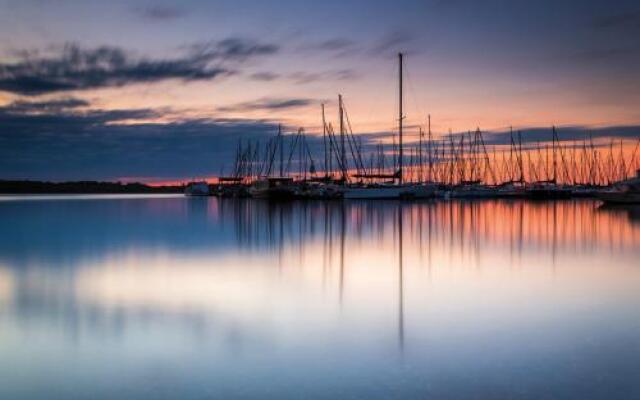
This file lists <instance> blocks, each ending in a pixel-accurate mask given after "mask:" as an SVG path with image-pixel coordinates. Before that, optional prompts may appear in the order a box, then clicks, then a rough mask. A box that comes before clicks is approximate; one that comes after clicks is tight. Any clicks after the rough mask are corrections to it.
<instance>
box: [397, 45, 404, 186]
mask: <svg viewBox="0 0 640 400" xmlns="http://www.w3.org/2000/svg"><path fill="white" fill-rule="evenodd" d="M398 66H399V71H398V77H399V80H398V84H399V85H398V86H399V97H398V171H399V175H400V176H399V179H398V181H399V183H400V184H401V185H402V164H403V160H402V158H403V157H402V118H403V117H402V53H398Z"/></svg>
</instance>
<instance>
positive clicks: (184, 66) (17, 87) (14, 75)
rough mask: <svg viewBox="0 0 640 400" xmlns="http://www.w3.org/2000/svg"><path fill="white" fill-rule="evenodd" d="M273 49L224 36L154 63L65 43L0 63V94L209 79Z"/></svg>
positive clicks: (115, 50) (124, 53) (106, 48)
mask: <svg viewBox="0 0 640 400" xmlns="http://www.w3.org/2000/svg"><path fill="white" fill-rule="evenodd" d="M277 51H278V46H276V45H273V44H263V43H260V42H257V41H253V40H248V39H241V38H227V39H224V40H220V41H211V42H206V43H198V44H194V45H191V46H188V48H187V49H186V54H185V55H183V56H181V57H177V58H173V59H167V60H156V59H149V58H137V57H134V56H133V55H132V54H131V53H130V52H127V51H126V50H124V49H121V48H118V47H111V46H102V47H98V48H94V49H85V48H82V47H80V46H79V45H77V44H73V43H71V44H67V45H65V46H63V47H62V48H59V49H58V50H57V52H54V54H48V55H40V54H39V53H36V54H38V55H37V56H36V57H31V56H30V54H33V53H23V54H22V58H21V59H20V60H19V61H18V62H15V63H3V64H0V90H3V91H7V92H12V93H16V94H20V95H26V96H32V95H40V94H45V93H53V92H62V91H70V90H84V89H94V88H102V87H119V86H124V85H127V84H132V83H145V82H147V83H148V82H158V81H162V80H167V79H180V80H183V81H196V80H212V79H215V78H218V77H221V76H225V75H230V74H233V73H235V72H237V71H236V69H235V68H236V67H235V66H233V65H231V66H230V64H233V63H239V62H244V61H246V60H248V59H250V58H253V57H259V56H265V55H269V54H274V53H275V52H277Z"/></svg>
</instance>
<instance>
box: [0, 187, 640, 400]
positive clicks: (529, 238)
mask: <svg viewBox="0 0 640 400" xmlns="http://www.w3.org/2000/svg"><path fill="white" fill-rule="evenodd" d="M0 220H1V221H2V224H1V225H0V398H3V399H4V398H11V399H21V398H48V399H69V398H94V399H98V398H137V399H139V398H148V399H157V398H181V399H183V398H185V399H191V398H269V397H271V398H300V397H304V398H342V397H352V398H366V399H369V398H390V397H402V398H425V397H429V396H432V397H434V398H454V399H457V398H461V399H462V398H473V399H475V398H522V399H537V398H602V399H605V398H606V399H611V398H614V399H615V398H620V399H628V398H634V397H638V396H640V384H639V383H638V382H640V352H639V351H638V350H640V313H638V312H637V310H638V306H639V305H640V291H639V290H638V288H639V287H640V265H638V261H637V260H638V259H639V256H640V224H638V209H637V208H611V209H606V208H599V207H598V205H597V202H593V201H563V202H552V203H532V202H524V201H481V202H405V203H400V202H393V201H389V202H292V203H269V202H263V201H251V200H217V199H184V198H181V197H177V198H172V197H165V198H144V197H143V198H118V197H115V198H113V197H112V198H109V199H96V198H88V199H82V198H81V199H78V198H66V199H65V198H62V199H60V198H56V199H44V200H33V199H30V200H29V201H22V200H21V199H20V198H14V199H11V200H10V201H3V202H0Z"/></svg>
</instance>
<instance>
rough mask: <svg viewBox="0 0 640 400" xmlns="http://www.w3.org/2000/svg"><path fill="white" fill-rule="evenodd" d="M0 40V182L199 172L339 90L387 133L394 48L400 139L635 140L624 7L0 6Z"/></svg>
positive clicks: (309, 122) (312, 119)
mask: <svg viewBox="0 0 640 400" xmlns="http://www.w3.org/2000/svg"><path fill="white" fill-rule="evenodd" d="M0 37H1V38H2V40H1V41H0V179H26V178H30V179H51V180H65V179H109V180H112V179H113V180H115V179H129V180H131V179H134V180H135V179H137V180H143V181H149V182H152V181H161V180H179V179H189V178H192V177H197V176H211V175H214V174H217V173H218V172H219V171H220V169H221V168H222V166H226V167H227V168H229V164H230V163H231V159H232V157H233V152H234V150H235V148H236V146H237V141H238V139H239V138H244V139H255V140H258V139H259V140H262V141H266V140H267V139H268V138H270V137H271V136H273V135H274V134H275V133H276V131H277V124H278V123H283V124H284V126H285V127H286V129H287V130H288V131H291V130H294V129H297V127H304V128H305V130H306V131H307V132H310V133H317V132H319V131H320V130H321V113H320V105H321V104H322V103H325V104H326V107H327V116H328V119H329V121H330V122H333V123H334V125H335V124H336V116H337V110H336V108H337V95H338V94H339V93H341V94H342V95H343V96H344V98H345V104H346V108H347V111H348V115H349V120H350V121H351V124H352V126H353V129H354V131H355V132H356V133H359V134H367V133H381V132H382V133H384V132H388V133H389V135H391V133H392V132H393V130H394V129H395V125H396V124H397V101H398V97H397V96H398V95H397V74H398V69H397V61H396V58H395V57H396V54H397V53H398V52H399V51H402V52H404V53H405V54H406V73H405V93H406V96H405V103H406V107H405V108H406V115H407V125H408V126H410V128H409V129H408V134H409V135H415V132H416V128H415V126H417V125H423V126H424V125H425V124H426V117H427V114H431V115H432V121H433V122H432V128H433V130H434V132H435V134H436V135H440V134H443V133H446V132H448V130H449V129H451V130H452V131H453V132H460V131H467V130H475V129H476V127H480V128H481V129H483V130H484V131H487V132H504V131H505V130H507V129H508V127H509V126H513V127H514V128H515V129H523V130H524V132H525V136H527V133H528V134H529V135H530V136H527V137H530V138H531V139H532V140H533V139H536V140H537V139H539V134H538V135H537V136H536V133H539V132H540V129H548V128H549V127H550V126H551V125H556V126H559V127H560V132H561V134H562V132H563V129H565V130H566V132H570V133H572V134H575V133H576V132H584V131H585V130H586V129H591V133H592V134H595V135H596V136H604V137H607V138H608V137H618V136H621V137H624V138H627V139H630V140H637V138H638V137H640V129H639V128H637V127H639V126H640V68H638V66H639V65H640V5H638V2H637V0H636V1H537V2H532V1H520V0H515V1H508V2H506V1H470V0H469V1H468V0H449V1H443V0H433V1H426V0H425V1H402V0H396V1H333V0H325V1H322V2H303V1H292V0H281V1H278V2H271V1H269V2H268V1H242V0H235V1H175V2H170V1H162V2H153V1H110V2H99V1H95V2H92V1H83V2H76V1H28V0H19V1H18V0H16V1H8V0H0ZM365 137H371V136H365ZM410 137H411V136H410ZM499 138H500V135H496V136H495V140H496V141H498V140H499ZM409 140H411V139H409ZM489 140H491V139H489ZM525 140H526V138H525Z"/></svg>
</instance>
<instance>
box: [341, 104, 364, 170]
mask: <svg viewBox="0 0 640 400" xmlns="http://www.w3.org/2000/svg"><path fill="white" fill-rule="evenodd" d="M342 111H343V112H344V116H345V118H346V120H347V129H348V131H347V133H348V135H347V140H348V141H349V148H350V149H351V156H352V157H353V158H354V159H355V160H356V165H357V164H359V166H358V165H357V166H356V169H362V170H365V168H364V163H363V162H362V156H361V154H360V151H359V149H358V147H357V146H356V143H355V137H354V134H353V129H352V128H351V121H350V120H349V113H348V112H347V109H346V108H345V106H344V100H343V102H342ZM349 134H350V135H349ZM351 142H353V145H352V143H351ZM354 146H355V147H356V153H355V154H354V150H353V148H354Z"/></svg>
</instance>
